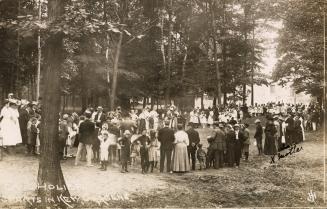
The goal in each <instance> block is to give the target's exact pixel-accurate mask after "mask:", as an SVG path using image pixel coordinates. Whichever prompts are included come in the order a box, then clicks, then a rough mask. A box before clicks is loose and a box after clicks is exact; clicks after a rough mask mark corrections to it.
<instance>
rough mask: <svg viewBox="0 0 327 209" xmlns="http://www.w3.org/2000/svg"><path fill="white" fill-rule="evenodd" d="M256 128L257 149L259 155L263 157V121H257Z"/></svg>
mask: <svg viewBox="0 0 327 209" xmlns="http://www.w3.org/2000/svg"><path fill="white" fill-rule="evenodd" d="M254 123H255V124H256V128H255V134H254V138H255V140H256V143H257V148H258V155H262V153H263V152H262V134H263V128H262V126H261V121H260V120H259V119H256V120H255V122H254Z"/></svg>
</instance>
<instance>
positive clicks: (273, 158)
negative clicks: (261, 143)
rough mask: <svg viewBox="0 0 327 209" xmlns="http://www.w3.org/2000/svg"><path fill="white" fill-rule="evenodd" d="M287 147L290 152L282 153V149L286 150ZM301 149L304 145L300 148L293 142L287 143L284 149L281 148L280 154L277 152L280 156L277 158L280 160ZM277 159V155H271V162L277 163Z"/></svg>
mask: <svg viewBox="0 0 327 209" xmlns="http://www.w3.org/2000/svg"><path fill="white" fill-rule="evenodd" d="M286 149H288V152H287V153H285V154H281V153H280V152H281V151H283V150H286ZM301 150H303V147H300V148H298V147H297V146H296V144H293V145H291V146H290V145H287V146H286V147H284V148H283V149H281V150H280V151H279V152H278V154H277V157H278V158H277V160H280V159H282V158H284V157H286V156H288V155H292V154H294V153H297V152H300V151H301ZM275 159H276V155H273V156H271V161H270V163H275Z"/></svg>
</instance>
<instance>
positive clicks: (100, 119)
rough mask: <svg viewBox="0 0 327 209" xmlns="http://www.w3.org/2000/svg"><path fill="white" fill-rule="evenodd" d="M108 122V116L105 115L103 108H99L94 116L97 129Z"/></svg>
mask: <svg viewBox="0 0 327 209" xmlns="http://www.w3.org/2000/svg"><path fill="white" fill-rule="evenodd" d="M105 121H106V114H104V113H103V108H102V107H101V106H99V107H98V108H97V113H96V114H95V116H94V122H95V125H96V127H97V128H101V127H102V124H103V122H105Z"/></svg>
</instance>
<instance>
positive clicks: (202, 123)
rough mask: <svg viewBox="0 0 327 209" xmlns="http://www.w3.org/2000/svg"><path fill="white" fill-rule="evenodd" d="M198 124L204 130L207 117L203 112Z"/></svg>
mask: <svg viewBox="0 0 327 209" xmlns="http://www.w3.org/2000/svg"><path fill="white" fill-rule="evenodd" d="M200 122H201V125H202V128H206V126H207V123H208V121H207V116H206V114H205V113H204V112H201V115H200Z"/></svg>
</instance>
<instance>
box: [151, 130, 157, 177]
mask: <svg viewBox="0 0 327 209" xmlns="http://www.w3.org/2000/svg"><path fill="white" fill-rule="evenodd" d="M158 148H159V141H158V139H157V137H156V132H155V131H154V130H151V131H150V144H149V162H150V169H151V173H152V172H153V168H154V167H155V168H156V167H157V164H158V159H159V158H158V152H159V150H158Z"/></svg>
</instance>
